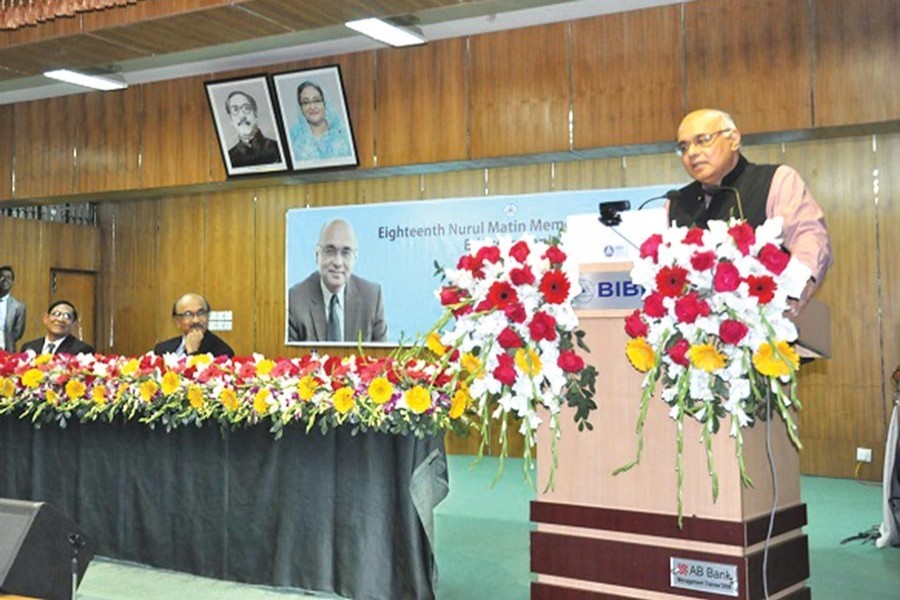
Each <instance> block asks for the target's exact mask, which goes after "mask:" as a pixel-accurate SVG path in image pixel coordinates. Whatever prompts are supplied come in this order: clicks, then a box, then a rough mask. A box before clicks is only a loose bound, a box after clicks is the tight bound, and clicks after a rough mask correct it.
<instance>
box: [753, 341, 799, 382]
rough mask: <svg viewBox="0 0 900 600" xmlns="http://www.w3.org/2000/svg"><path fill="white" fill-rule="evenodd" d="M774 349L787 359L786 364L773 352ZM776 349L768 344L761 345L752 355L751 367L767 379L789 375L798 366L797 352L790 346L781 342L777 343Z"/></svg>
mask: <svg viewBox="0 0 900 600" xmlns="http://www.w3.org/2000/svg"><path fill="white" fill-rule="evenodd" d="M776 347H777V349H778V352H780V353H781V356H783V357H784V359H787V362H785V360H784V359H782V358H781V356H779V355H778V354H777V353H776V352H775V349H776ZM776 347H773V346H772V344H770V343H768V342H764V343H763V344H761V345H760V346H759V348H757V350H756V353H755V354H754V355H753V366H754V367H756V370H757V371H759V372H760V373H762V374H763V375H767V376H769V377H781V376H783V375H790V374H791V371H796V370H797V367H798V366H799V365H800V357H799V356H797V352H796V351H794V349H793V348H792V347H791V345H790V344H788V343H787V342H785V341H783V340H782V341H780V342H778V343H777V344H776Z"/></svg>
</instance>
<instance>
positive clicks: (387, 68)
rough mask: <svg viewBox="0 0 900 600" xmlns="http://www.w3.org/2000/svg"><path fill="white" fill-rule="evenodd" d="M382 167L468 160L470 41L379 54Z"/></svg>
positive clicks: (377, 93) (379, 150)
mask: <svg viewBox="0 0 900 600" xmlns="http://www.w3.org/2000/svg"><path fill="white" fill-rule="evenodd" d="M376 71H377V75H376V78H375V106H376V109H375V120H376V123H375V138H376V139H375V152H376V154H377V156H378V166H380V167H383V166H390V165H404V164H415V163H430V162H441V161H450V160H463V159H465V158H467V157H468V147H467V146H468V144H467V133H468V131H467V126H466V125H467V119H466V99H467V89H468V87H467V82H466V40H465V38H453V39H449V40H439V41H436V42H432V43H429V44H427V45H424V46H419V47H417V48H399V49H398V48H391V49H387V50H380V51H379V52H378V53H377V55H376Z"/></svg>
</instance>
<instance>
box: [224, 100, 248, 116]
mask: <svg viewBox="0 0 900 600" xmlns="http://www.w3.org/2000/svg"><path fill="white" fill-rule="evenodd" d="M228 112H229V113H231V116H232V117H236V116H238V115H239V114H241V113H244V114H245V115H249V114H250V113H252V112H253V105H252V104H250V103H249V102H248V103H247V104H232V105H231V106H229V107H228Z"/></svg>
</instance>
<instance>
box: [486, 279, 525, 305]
mask: <svg viewBox="0 0 900 600" xmlns="http://www.w3.org/2000/svg"><path fill="white" fill-rule="evenodd" d="M487 301H488V304H490V306H491V308H501V309H502V308H504V307H506V305H508V304H512V303H513V302H518V301H519V295H518V294H517V293H516V289H515V288H514V287H513V286H511V285H510V284H508V283H506V282H505V281H495V282H494V283H493V284H491V287H490V289H489V290H488V297H487Z"/></svg>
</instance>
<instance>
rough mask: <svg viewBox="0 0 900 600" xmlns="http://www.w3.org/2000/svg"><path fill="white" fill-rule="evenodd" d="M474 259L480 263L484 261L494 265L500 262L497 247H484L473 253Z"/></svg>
mask: <svg viewBox="0 0 900 600" xmlns="http://www.w3.org/2000/svg"><path fill="white" fill-rule="evenodd" d="M475 258H476V259H477V260H479V261H481V262H482V263H484V262H485V261H487V262H489V263H495V262H497V261H498V260H500V248H498V247H497V246H484V247H482V248H479V249H478V252H476V253H475Z"/></svg>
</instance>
